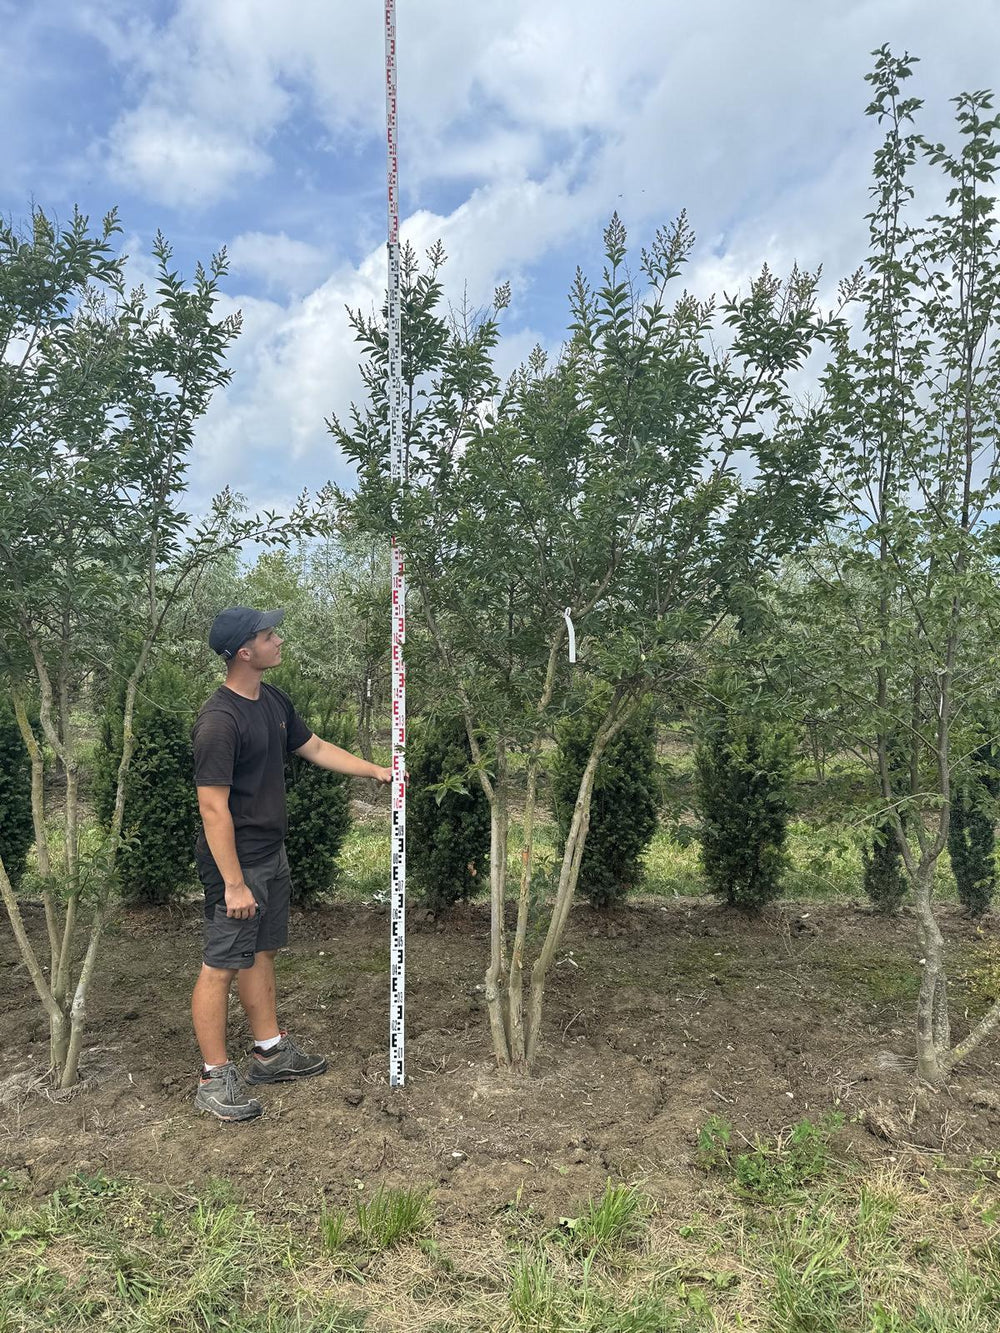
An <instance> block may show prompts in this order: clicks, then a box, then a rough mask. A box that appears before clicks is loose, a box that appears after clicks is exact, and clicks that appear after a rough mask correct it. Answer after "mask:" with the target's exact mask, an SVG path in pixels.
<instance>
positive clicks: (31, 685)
mask: <svg viewBox="0 0 1000 1333" xmlns="http://www.w3.org/2000/svg"><path fill="white" fill-rule="evenodd" d="M119 230H120V229H119V227H118V223H117V220H116V218H115V215H114V214H111V215H109V216H108V217H107V218H105V220H104V222H103V224H102V225H101V226H99V227H97V228H96V229H92V228H91V226H90V224H89V221H88V219H87V218H86V217H84V216H83V215H81V214H79V213H75V214H74V215H73V218H72V221H71V222H70V223H69V224H68V225H66V226H64V227H60V226H57V225H55V224H54V223H52V222H51V221H50V219H49V218H48V217H47V216H46V215H45V214H44V213H42V212H41V211H39V210H35V211H34V212H33V213H32V215H31V217H30V220H29V222H28V224H27V225H26V227H25V228H23V229H18V228H17V227H15V226H14V225H7V224H3V225H2V226H0V491H2V493H3V495H4V505H3V507H2V509H0V619H2V622H3V624H4V626H5V633H4V636H3V643H2V644H0V653H2V654H3V661H2V662H0V670H2V676H3V678H4V679H6V680H8V681H9V682H10V693H11V696H12V700H13V706H14V710H15V715H16V717H17V721H18V726H19V729H20V732H21V736H22V738H23V741H24V745H25V748H26V750H27V752H28V755H29V757H30V760H31V775H32V777H31V795H32V818H33V823H34V832H35V847H36V860H37V881H38V884H39V892H40V895H41V898H42V901H43V904H44V912H45V922H46V933H47V945H48V962H47V964H46V963H45V962H44V961H43V957H42V956H40V955H39V953H38V952H37V951H36V946H35V944H34V943H33V942H32V940H31V939H30V937H29V935H28V932H27V930H26V928H25V924H24V920H23V917H22V914H21V910H20V906H19V901H18V896H17V894H16V893H15V890H14V887H13V885H12V883H11V879H10V876H9V875H8V874H7V872H6V870H5V868H4V867H3V866H2V864H0V898H2V900H3V903H4V906H5V908H6V912H7V915H8V918H9V920H10V924H11V928H12V930H13V933H14V936H15V938H16V940H17V944H18V946H19V948H20V951H21V955H22V958H23V960H24V963H25V967H26V970H27V973H28V975H29V976H30V978H31V981H32V983H33V984H34V987H35V990H36V992H37V994H38V998H39V1001H40V1003H41V1005H42V1007H43V1008H44V1010H45V1012H46V1015H47V1017H48V1022H49V1032H50V1054H51V1065H52V1073H53V1077H54V1079H55V1081H56V1083H57V1084H58V1085H59V1086H60V1087H68V1086H70V1085H71V1084H73V1083H75V1082H76V1081H77V1079H78V1075H79V1063H80V1055H81V1050H82V1044H83V1038H84V1032H85V1024H86V1015H87V996H88V991H89V987H90V984H91V982H92V980H93V977H94V972H95V967H96V963H97V957H98V951H99V947H100V943H101V938H102V935H103V932H104V929H105V926H106V924H107V921H108V918H109V915H110V914H111V912H112V910H113V907H114V904H115V882H116V866H117V859H118V850H119V847H120V845H121V840H122V823H123V817H124V802H125V790H126V779H127V774H128V770H129V766H130V763H131V760H132V754H133V749H134V735H133V719H134V716H135V706H136V699H137V697H138V692H139V690H140V688H141V682H142V680H143V677H144V675H145V673H146V671H147V669H148V667H149V664H150V659H151V656H152V654H153V652H154V648H155V644H156V642H157V639H158V637H159V635H160V633H161V629H162V626H163V623H164V619H165V617H166V615H167V614H168V611H169V610H170V608H171V607H172V606H173V605H174V604H175V603H176V602H177V600H178V598H179V596H180V594H181V592H182V591H183V590H184V588H185V587H186V586H187V585H188V584H189V583H190V582H191V581H192V580H193V579H194V578H195V577H196V576H197V575H198V573H199V571H200V570H202V569H203V568H205V567H206V566H207V565H209V564H210V563H211V562H212V561H214V560H216V559H218V557H219V555H220V553H222V552H223V551H225V550H227V549H230V548H233V547H238V546H240V545H241V544H243V543H244V542H247V541H255V542H260V543H263V544H269V543H274V542H278V541H281V540H283V539H284V538H285V537H286V535H287V534H288V532H289V531H301V529H302V527H303V526H309V524H311V523H313V522H314V521H315V519H314V516H313V514H312V511H311V508H310V506H309V504H308V502H307V501H306V500H305V499H304V498H303V500H302V501H300V503H299V504H298V506H297V507H296V510H295V512H294V513H293V514H292V515H291V516H290V517H289V518H288V519H279V518H278V516H277V515H274V514H264V515H260V516H254V517H247V516H245V515H244V513H243V512H242V506H241V503H240V501H239V499H238V497H236V496H234V495H232V494H230V493H228V492H225V493H223V494H222V495H221V496H220V497H218V498H217V499H216V500H215V501H214V502H213V504H212V506H211V508H210V512H209V513H208V515H207V517H205V518H204V519H203V520H201V521H192V520H191V519H190V518H189V516H188V515H187V514H186V513H185V512H184V509H183V508H182V505H183V492H184V485H185V472H186V468H187V462H188V458H189V456H190V452H191V448H192V444H193V440H194V430H195V424H196V422H197V421H198V419H199V418H200V417H201V416H202V415H203V413H204V411H205V409H206V408H207V406H208V403H209V400H210V398H211V396H212V394H213V392H214V391H215V390H216V389H217V388H219V387H220V386H222V385H225V384H226V383H227V382H228V380H229V378H230V374H231V372H230V371H229V370H228V369H227V367H226V365H225V357H226V352H227V349H228V347H229V345H230V344H231V342H232V341H233V339H234V338H235V337H236V336H237V334H238V332H239V327H240V321H239V317H238V316H226V317H223V318H218V317H217V315H216V301H217V298H218V294H219V283H220V280H221V278H222V277H223V275H224V273H225V271H226V260H225V255H224V254H222V255H219V256H217V257H216V258H215V259H213V261H212V262H211V264H210V265H209V267H208V268H207V269H206V268H203V267H201V266H199V267H198V268H197V270H196V272H195V276H194V278H193V280H192V281H191V282H185V281H184V280H183V279H182V278H181V277H180V276H179V275H178V274H177V273H176V272H175V271H174V270H173V268H172V267H171V251H170V247H169V246H168V244H167V243H166V241H165V240H164V239H163V238H162V236H158V237H157V239H156V242H155V245H154V248H153V254H154V258H155V262H156V273H157V278H156V284H157V285H156V292H155V296H154V297H153V298H152V299H148V298H147V296H146V294H145V292H144V291H143V290H142V289H141V288H138V289H134V290H130V289H129V288H127V286H126V283H125V275H124V264H125V257H124V256H122V255H120V254H116V253H115V252H114V248H113V247H114V242H115V238H116V235H117V234H118V232H119ZM113 662H127V663H128V664H129V665H128V667H127V668H126V670H127V679H126V680H125V688H124V708H123V726H122V749H121V755H120V759H119V763H118V768H117V774H116V781H115V799H114V806H113V812H112V816H111V820H110V828H109V830H108V833H107V836H106V838H105V839H104V841H103V843H102V845H101V846H100V848H99V849H98V850H97V851H96V852H95V851H93V849H90V851H88V850H87V848H86V847H85V840H84V838H83V836H82V830H81V810H80V792H79V780H80V770H81V736H80V727H79V724H78V721H77V713H76V709H77V705H78V701H79V700H80V698H81V696H82V694H83V691H84V689H85V687H86V685H87V683H88V681H89V680H90V679H91V677H92V675H93V673H94V671H95V670H96V669H97V668H98V667H99V666H101V664H105V663H113ZM32 696H33V697H34V701H35V704H36V706H37V713H38V718H39V724H40V730H39V729H36V727H35V726H34V725H33V724H32V721H31V719H30V717H29V712H28V706H27V701H28V700H29V698H32ZM46 746H47V747H48V749H49V750H50V752H51V755H52V756H53V761H54V763H55V765H56V767H57V769H58V771H59V774H60V776H61V778H62V780H63V782H64V784H65V801H64V803H63V805H62V808H61V809H60V810H58V811H55V810H48V809H47V808H46V788H45V784H44V782H43V781H42V773H43V764H44V749H43V747H46ZM53 824H54V825H56V826H57V828H58V837H57V838H56V839H55V840H52V841H50V832H51V829H52V826H53ZM81 930H82V931H83V934H84V938H85V943H84V944H83V949H82V959H81V958H80V947H79V946H80V942H79V940H78V935H79V933H80V931H81Z"/></svg>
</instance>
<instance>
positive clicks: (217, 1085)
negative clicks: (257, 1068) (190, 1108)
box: [194, 1063, 264, 1120]
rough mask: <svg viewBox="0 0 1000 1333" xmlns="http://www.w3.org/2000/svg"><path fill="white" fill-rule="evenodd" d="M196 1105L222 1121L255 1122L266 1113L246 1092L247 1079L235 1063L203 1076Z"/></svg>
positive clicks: (196, 1096)
mask: <svg viewBox="0 0 1000 1333" xmlns="http://www.w3.org/2000/svg"><path fill="white" fill-rule="evenodd" d="M194 1104H195V1106H196V1107H197V1108H198V1110H199V1111H208V1112H210V1113H211V1114H212V1115H214V1116H218V1118H219V1119H220V1120H256V1118H257V1117H258V1116H259V1115H262V1114H263V1112H264V1108H263V1106H261V1104H260V1102H259V1101H257V1099H256V1097H251V1096H250V1094H249V1093H248V1092H247V1085H246V1079H244V1077H243V1075H242V1074H241V1073H240V1071H239V1070H238V1069H237V1068H236V1066H235V1065H234V1064H232V1063H230V1064H228V1065H220V1067H219V1068H218V1069H213V1070H211V1071H210V1072H209V1073H207V1074H206V1073H205V1072H204V1071H203V1072H202V1076H201V1079H200V1081H199V1083H198V1091H197V1092H196V1093H195V1095H194Z"/></svg>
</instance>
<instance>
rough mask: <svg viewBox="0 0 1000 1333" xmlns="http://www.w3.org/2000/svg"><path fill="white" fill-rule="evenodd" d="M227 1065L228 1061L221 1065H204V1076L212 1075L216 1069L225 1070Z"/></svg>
mask: <svg viewBox="0 0 1000 1333" xmlns="http://www.w3.org/2000/svg"><path fill="white" fill-rule="evenodd" d="M228 1063H229V1061H228V1060H226V1061H224V1062H223V1063H222V1064H221V1065H204V1066H203V1069H204V1071H205V1073H206V1074H214V1073H215V1071H216V1070H217V1069H225V1067H226V1065H227V1064H228Z"/></svg>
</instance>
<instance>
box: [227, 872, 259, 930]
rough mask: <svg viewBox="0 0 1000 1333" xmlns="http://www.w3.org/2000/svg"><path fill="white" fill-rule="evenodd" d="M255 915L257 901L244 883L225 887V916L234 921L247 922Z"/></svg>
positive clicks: (241, 881)
mask: <svg viewBox="0 0 1000 1333" xmlns="http://www.w3.org/2000/svg"><path fill="white" fill-rule="evenodd" d="M256 915H257V899H256V898H255V897H254V896H253V894H252V893H251V892H250V890H249V889H248V888H247V886H246V884H245V882H244V881H243V880H240V882H239V883H238V884H227V885H226V916H231V917H233V918H234V919H235V920H236V921H249V920H250V918H251V917H254V916H256Z"/></svg>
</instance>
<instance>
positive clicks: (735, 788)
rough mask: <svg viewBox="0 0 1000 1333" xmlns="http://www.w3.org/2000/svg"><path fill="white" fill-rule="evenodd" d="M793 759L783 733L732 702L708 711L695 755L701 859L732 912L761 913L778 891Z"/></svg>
mask: <svg viewBox="0 0 1000 1333" xmlns="http://www.w3.org/2000/svg"><path fill="white" fill-rule="evenodd" d="M791 759H792V752H791V744H790V740H789V736H788V733H787V731H786V730H783V729H782V728H781V727H778V726H774V725H772V724H769V723H768V722H767V721H766V720H764V719H762V718H760V717H755V716H754V715H753V713H751V712H749V711H748V710H747V709H746V707H745V705H743V704H741V703H738V702H737V701H736V700H727V699H726V698H725V697H721V698H719V697H716V699H714V700H713V701H712V702H711V703H710V704H709V705H708V706H707V707H706V709H705V712H704V715H703V719H702V725H701V738H700V741H699V744H698V746H697V748H696V751H695V770H696V774H697V803H698V807H699V810H700V813H701V859H702V864H703V866H704V868H705V875H706V877H707V879H708V882H709V885H710V887H711V889H712V891H713V893H716V894H718V896H719V897H720V898H722V899H723V900H724V901H725V902H726V903H728V904H729V906H730V907H739V908H742V909H743V910H744V911H750V912H755V911H759V910H760V908H761V907H764V906H765V905H766V904H767V903H769V902H772V901H773V900H774V899H775V898H777V897H778V896H779V895H780V893H781V881H782V878H783V876H784V874H785V872H786V870H787V868H788V853H787V850H786V847H785V844H786V840H787V836H788V817H789V814H790V811H791Z"/></svg>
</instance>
